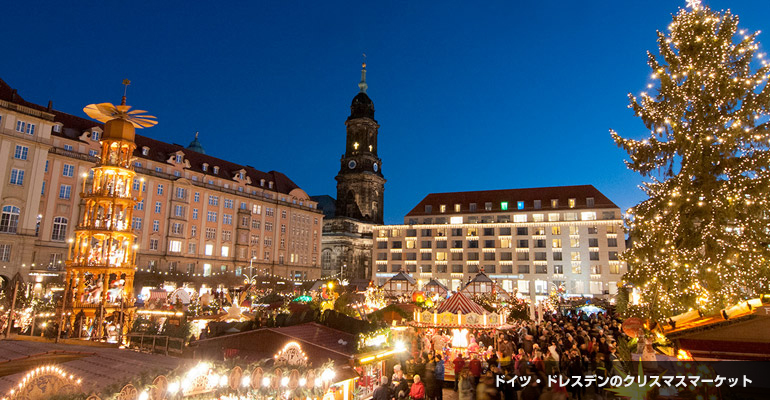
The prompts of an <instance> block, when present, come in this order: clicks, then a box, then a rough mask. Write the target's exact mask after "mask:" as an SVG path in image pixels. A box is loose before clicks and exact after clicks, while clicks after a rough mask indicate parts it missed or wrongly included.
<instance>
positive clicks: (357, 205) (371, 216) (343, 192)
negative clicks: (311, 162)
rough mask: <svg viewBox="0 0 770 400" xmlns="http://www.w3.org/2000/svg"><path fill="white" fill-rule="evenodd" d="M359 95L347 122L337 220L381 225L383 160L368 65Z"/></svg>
mask: <svg viewBox="0 0 770 400" xmlns="http://www.w3.org/2000/svg"><path fill="white" fill-rule="evenodd" d="M358 87H359V89H360V90H359V92H358V94H357V95H356V97H354V98H353V102H352V104H351V105H350V116H349V117H348V119H347V121H345V126H346V127H347V139H346V141H345V154H343V155H342V158H341V160H340V172H339V173H338V174H337V177H336V178H335V179H336V180H337V204H336V216H338V217H349V218H354V219H357V220H360V221H363V222H368V223H373V224H382V222H383V209H384V205H383V199H384V191H385V177H383V175H382V160H380V159H379V157H377V131H378V129H379V128H380V125H379V124H377V121H376V120H375V119H374V103H372V99H370V98H369V96H368V95H367V94H366V89H367V88H368V86H367V84H366V63H364V64H363V66H362V69H361V82H359V83H358Z"/></svg>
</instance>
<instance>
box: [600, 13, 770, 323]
mask: <svg viewBox="0 0 770 400" xmlns="http://www.w3.org/2000/svg"><path fill="white" fill-rule="evenodd" d="M687 6H688V8H689V9H681V10H680V11H679V12H678V13H677V14H676V15H675V16H674V18H673V21H672V23H671V24H670V25H669V27H668V33H667V34H666V33H663V32H658V47H659V53H658V54H657V55H654V54H652V53H648V64H649V65H650V67H651V69H652V75H651V79H652V82H651V87H650V88H649V89H648V91H647V92H645V93H642V94H641V95H640V96H639V97H637V96H634V95H629V98H630V105H629V108H631V109H633V110H634V113H635V114H636V115H637V116H639V117H640V118H641V119H642V121H643V122H644V124H645V126H646V128H647V129H648V130H649V135H648V136H647V137H646V138H644V139H642V140H635V139H630V138H624V137H621V136H620V135H618V134H617V133H616V132H614V131H611V134H612V137H613V139H614V140H615V142H616V143H617V145H618V146H619V147H621V148H622V149H624V150H625V151H626V152H628V154H629V158H630V160H628V161H627V162H626V164H627V166H628V167H629V169H631V170H633V171H636V172H639V173H640V174H641V175H642V176H643V177H645V178H646V181H645V182H644V183H643V185H642V189H643V190H644V191H645V193H646V194H647V195H648V197H649V198H648V199H647V200H645V201H643V202H642V203H640V204H638V205H636V206H635V207H633V208H631V209H629V210H628V213H627V215H626V222H627V224H628V226H629V228H630V236H631V238H632V240H633V246H632V247H631V248H630V249H628V250H627V251H626V252H625V253H624V254H623V259H624V260H626V261H627V262H628V264H629V271H630V272H629V273H628V274H627V275H626V276H625V277H624V279H625V282H626V283H630V284H632V285H633V286H635V287H636V288H637V289H639V293H640V299H639V305H638V307H639V308H636V309H631V310H630V311H632V312H638V314H642V315H645V316H652V317H662V316H670V315H675V314H678V313H681V312H684V311H687V310H688V309H691V308H692V309H694V308H701V309H703V310H704V311H714V310H717V309H719V308H720V307H723V306H725V305H727V304H734V303H736V302H737V301H739V300H741V299H743V298H747V297H749V296H753V295H755V294H757V293H759V292H761V291H762V290H766V288H767V285H768V282H770V279H769V277H768V275H769V274H770V273H769V272H768V260H770V248H769V247H768V244H770V233H768V230H767V226H768V222H769V221H768V218H769V217H770V215H768V211H767V210H768V208H769V207H768V206H770V146H768V143H769V141H770V123H769V122H768V121H770V114H768V111H769V110H770V86H768V85H767V80H768V77H769V76H770V66H768V65H767V62H766V60H764V59H763V58H764V55H763V54H758V51H759V43H758V42H757V41H756V37H757V35H758V34H759V32H755V33H750V32H748V31H746V30H739V29H738V17H737V16H736V15H734V14H732V13H731V12H730V11H721V12H716V11H712V10H711V9H710V8H709V7H708V6H703V5H701V3H700V1H698V0H689V1H688V2H687Z"/></svg>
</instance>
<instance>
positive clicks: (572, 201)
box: [567, 199, 575, 208]
mask: <svg viewBox="0 0 770 400" xmlns="http://www.w3.org/2000/svg"><path fill="white" fill-rule="evenodd" d="M567 205H569V208H575V199H569V200H567Z"/></svg>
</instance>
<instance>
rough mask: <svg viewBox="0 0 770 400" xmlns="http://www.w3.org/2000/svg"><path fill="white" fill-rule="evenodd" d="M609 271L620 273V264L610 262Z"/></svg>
mask: <svg viewBox="0 0 770 400" xmlns="http://www.w3.org/2000/svg"><path fill="white" fill-rule="evenodd" d="M610 273H611V274H619V273H620V264H610Z"/></svg>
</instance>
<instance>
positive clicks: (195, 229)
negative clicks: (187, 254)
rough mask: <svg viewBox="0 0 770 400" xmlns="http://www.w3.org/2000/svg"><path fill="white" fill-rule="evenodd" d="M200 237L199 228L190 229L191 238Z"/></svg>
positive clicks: (192, 227)
mask: <svg viewBox="0 0 770 400" xmlns="http://www.w3.org/2000/svg"><path fill="white" fill-rule="evenodd" d="M197 235H198V227H197V226H195V225H193V226H191V227H190V237H195V236H197Z"/></svg>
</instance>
